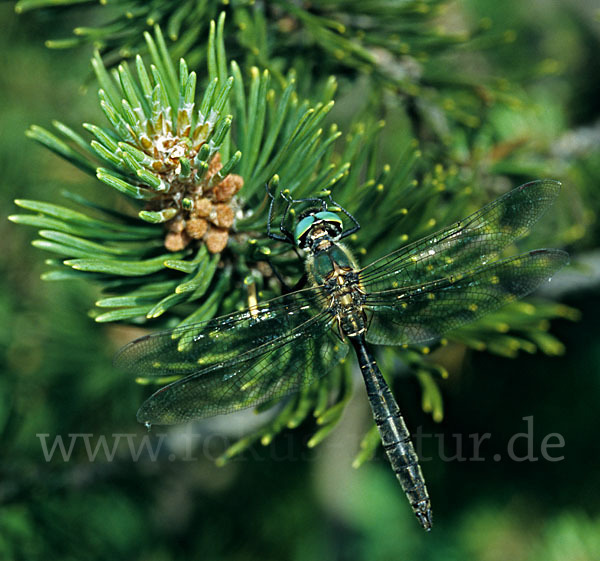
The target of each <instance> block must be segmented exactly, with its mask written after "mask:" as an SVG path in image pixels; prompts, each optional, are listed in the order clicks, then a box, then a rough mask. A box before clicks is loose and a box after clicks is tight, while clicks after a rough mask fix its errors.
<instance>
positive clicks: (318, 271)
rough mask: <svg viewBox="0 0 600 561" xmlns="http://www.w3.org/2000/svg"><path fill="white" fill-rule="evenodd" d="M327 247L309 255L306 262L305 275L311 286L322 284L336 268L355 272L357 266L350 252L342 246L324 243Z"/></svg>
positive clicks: (335, 243)
mask: <svg viewBox="0 0 600 561" xmlns="http://www.w3.org/2000/svg"><path fill="white" fill-rule="evenodd" d="M323 244H329V245H328V247H326V248H325V249H322V250H320V251H317V252H315V253H314V254H312V255H310V256H309V257H308V259H307V260H306V273H307V274H308V279H309V282H310V283H311V284H312V285H317V284H324V283H325V281H326V279H327V278H328V277H330V276H331V275H332V274H334V271H335V270H336V266H337V268H339V269H342V270H352V271H356V270H357V269H358V265H357V263H356V261H355V259H354V256H353V255H352V253H351V252H350V250H349V249H348V248H347V247H346V246H345V245H343V244H341V243H338V242H332V241H329V240H327V241H324V242H323Z"/></svg>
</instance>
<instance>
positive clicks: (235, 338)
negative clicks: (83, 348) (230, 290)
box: [115, 286, 328, 380]
mask: <svg viewBox="0 0 600 561" xmlns="http://www.w3.org/2000/svg"><path fill="white" fill-rule="evenodd" d="M327 305H328V304H327V300H326V297H325V295H324V292H323V290H322V289H321V288H320V287H318V286H317V287H311V288H308V289H305V290H299V291H297V292H293V293H291V294H286V295H284V296H280V297H279V298H274V299H273V300H269V301H267V302H264V303H262V304H260V305H258V306H256V307H255V308H253V309H252V310H243V311H241V312H235V313H233V314H229V315H226V316H221V317H218V318H213V319H211V320H208V321H205V322H202V323H196V324H191V325H186V326H183V327H178V328H176V329H172V330H170V331H162V332H159V333H153V334H151V335H146V336H144V337H140V338H139V339H136V340H135V341H133V342H131V343H129V344H128V345H126V346H125V347H123V348H122V349H121V350H120V351H119V352H118V354H117V356H116V357H115V365H116V366H117V367H118V368H121V369H122V370H125V371H128V372H130V373H132V374H134V375H135V376H137V377H138V378H142V379H155V378H164V379H167V380H168V379H169V378H171V379H172V377H181V376H186V375H189V374H193V373H196V372H201V371H207V370H208V369H210V368H211V367H213V366H215V365H222V364H229V363H232V362H235V361H236V360H238V359H239V357H240V356H242V355H244V354H245V353H252V352H255V351H256V349H258V348H259V347H261V345H264V344H266V343H269V342H275V341H276V340H277V339H279V338H281V337H282V334H283V335H284V334H286V333H288V332H290V331H292V330H294V329H296V328H298V327H299V326H300V325H302V324H305V323H306V322H307V321H309V320H310V319H311V318H313V317H315V315H317V314H319V313H321V312H322V311H323V310H324V309H325V308H326V307H327Z"/></svg>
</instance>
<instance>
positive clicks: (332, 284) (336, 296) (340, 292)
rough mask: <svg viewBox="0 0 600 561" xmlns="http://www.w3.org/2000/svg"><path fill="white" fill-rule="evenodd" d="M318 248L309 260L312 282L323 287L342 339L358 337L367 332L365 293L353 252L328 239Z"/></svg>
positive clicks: (307, 262) (316, 247) (307, 261)
mask: <svg viewBox="0 0 600 561" xmlns="http://www.w3.org/2000/svg"><path fill="white" fill-rule="evenodd" d="M317 235H318V234H317ZM314 247H315V251H314V252H312V253H311V254H310V255H309V257H308V259H307V260H306V272H307V274H308V279H309V282H310V283H311V284H312V285H313V286H323V288H324V290H325V292H326V294H327V296H328V299H329V309H330V311H331V312H332V315H333V316H334V317H335V319H336V321H337V324H338V328H339V332H340V336H341V337H342V338H344V337H345V336H350V337H354V336H356V335H360V334H361V333H364V332H365V331H366V318H365V313H364V311H363V304H364V301H365V294H364V292H363V290H362V289H361V287H360V283H359V277H358V265H357V263H356V261H355V260H354V257H353V256H352V253H351V252H350V250H349V249H348V248H346V246H344V245H343V244H341V243H339V242H336V241H333V240H331V239H330V238H329V237H327V236H325V237H323V239H322V240H321V241H319V243H318V244H317V245H316V246H314Z"/></svg>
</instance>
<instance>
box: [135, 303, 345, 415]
mask: <svg viewBox="0 0 600 561" xmlns="http://www.w3.org/2000/svg"><path fill="white" fill-rule="evenodd" d="M333 321H334V317H333V316H332V315H331V314H329V313H327V312H323V313H321V314H320V315H318V316H314V317H312V318H311V319H309V320H308V321H307V322H306V323H304V324H303V325H301V326H299V327H297V328H296V329H294V330H292V331H288V332H286V333H284V334H283V335H280V336H279V337H278V338H277V339H275V340H274V341H270V342H267V343H264V344H263V345H261V346H260V347H258V349H256V351H255V352H246V353H245V354H243V355H241V356H239V357H238V359H236V360H229V361H227V362H224V363H220V364H213V365H212V366H211V367H209V368H206V369H204V370H201V371H199V372H197V373H195V374H192V375H190V376H187V377H185V378H182V379H180V380H178V381H176V382H173V383H171V384H169V385H167V386H165V387H163V388H161V389H160V390H158V391H157V392H155V393H154V394H153V395H152V396H150V397H149V398H148V399H147V400H146V401H145V402H144V403H143V404H142V406H141V407H140V410H139V411H138V414H137V418H138V421H140V422H142V423H149V424H160V425H165V424H176V423H182V422H186V421H190V420H193V419H200V418H204V417H211V416H213V415H219V414H222V413H230V412H232V411H237V410H239V409H245V408H247V407H252V406H255V405H258V404H260V403H263V402H265V401H269V400H272V399H277V398H281V397H283V396H285V395H287V394H290V393H293V392H295V391H297V390H298V389H299V388H300V387H302V386H304V385H306V384H310V383H312V382H314V381H315V380H317V379H318V378H320V377H321V376H324V375H325V374H327V373H328V372H329V371H330V370H331V369H332V368H333V366H334V365H335V364H337V363H338V362H339V361H340V360H341V359H342V358H343V357H344V356H345V355H346V353H347V351H348V347H347V346H346V345H345V344H344V343H342V342H341V341H340V340H339V339H338V338H337V337H336V336H335V334H334V332H333V330H332V329H331V324H332V322H333Z"/></svg>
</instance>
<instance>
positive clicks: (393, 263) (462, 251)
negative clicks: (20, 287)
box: [360, 179, 560, 292]
mask: <svg viewBox="0 0 600 561" xmlns="http://www.w3.org/2000/svg"><path fill="white" fill-rule="evenodd" d="M559 191H560V183H559V182H558V181H552V180H549V179H545V180H541V181H533V182H531V183H526V184H525V185H521V186H520V187H517V188H516V189H513V190H512V191H509V192H508V193H506V194H505V195H504V196H502V197H500V198H498V199H496V200H495V201H492V202H491V203H489V204H488V205H486V206H484V207H483V208H481V209H480V210H478V211H477V212H475V213H474V214H472V215H471V216H469V217H468V218H465V219H464V220H460V221H459V222H456V223H455V224H453V225H452V226H449V227H447V228H444V229H443V230H440V231H439V232H436V233H435V234H431V235H430V236H427V237H425V238H422V239H421V240H418V241H416V242H414V243H412V244H409V245H407V246H405V247H403V248H401V249H399V250H397V251H394V252H392V253H390V254H388V255H386V256H385V257H382V258H381V259H378V260H377V261H374V262H373V263H371V264H370V265H368V266H366V267H365V268H364V269H362V271H361V273H360V278H361V283H362V286H363V288H364V290H365V291H366V292H376V291H382V290H390V289H394V288H400V287H402V286H406V285H415V284H417V283H424V282H428V281H433V280H436V279H440V278H444V277H448V276H450V275H452V274H454V273H456V272H458V271H464V270H470V269H474V268H476V267H478V266H480V265H484V264H486V263H488V262H490V261H494V260H496V259H497V258H498V256H499V253H500V251H501V250H502V249H503V248H504V247H506V246H507V245H508V244H510V243H511V242H512V241H514V240H515V239H517V238H520V237H521V236H523V235H525V234H526V233H527V231H528V230H529V229H530V228H531V226H532V225H533V224H534V223H535V222H536V221H537V220H538V219H539V218H540V217H541V216H542V214H543V213H544V212H545V210H546V209H547V208H548V207H549V206H550V205H551V204H552V203H553V202H554V200H555V199H556V197H557V195H558V193H559Z"/></svg>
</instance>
